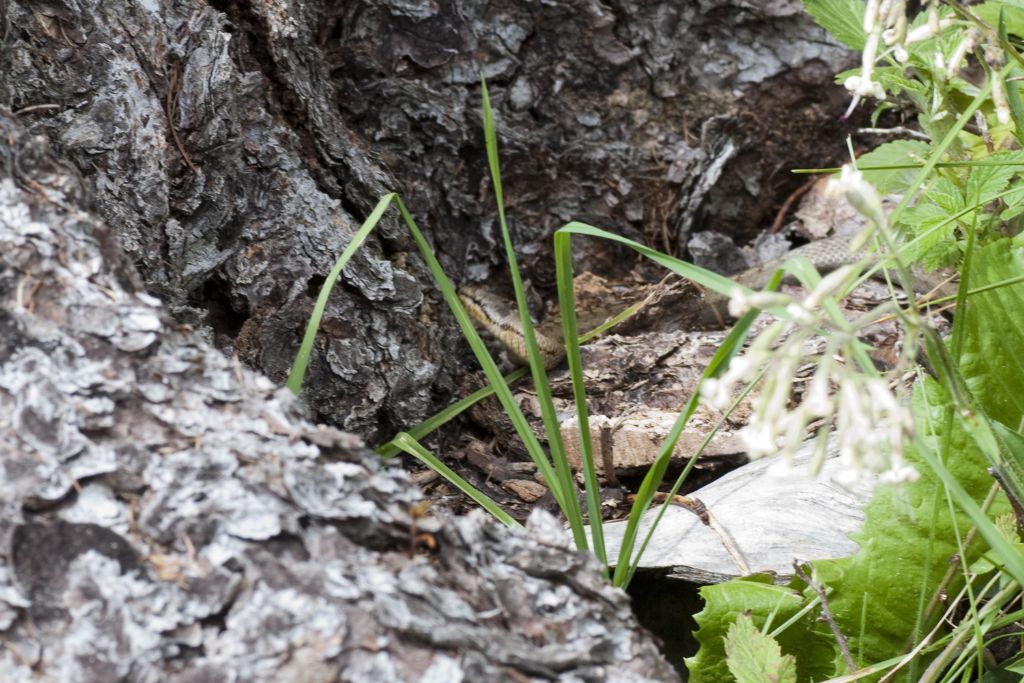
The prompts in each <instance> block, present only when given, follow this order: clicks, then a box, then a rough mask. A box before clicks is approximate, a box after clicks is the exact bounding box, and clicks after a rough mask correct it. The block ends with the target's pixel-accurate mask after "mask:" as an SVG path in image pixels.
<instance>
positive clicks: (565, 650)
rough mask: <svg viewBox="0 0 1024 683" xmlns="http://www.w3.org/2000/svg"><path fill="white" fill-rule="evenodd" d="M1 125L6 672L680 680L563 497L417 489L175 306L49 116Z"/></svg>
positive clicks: (128, 677) (188, 677)
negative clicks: (456, 512)
mask: <svg viewBox="0 0 1024 683" xmlns="http://www.w3.org/2000/svg"><path fill="white" fill-rule="evenodd" d="M0 131H2V132H3V137H4V141H5V143H6V144H5V146H4V147H0V163H2V168H4V169H5V171H6V172H7V173H8V174H9V175H8V176H7V177H5V178H3V179H0V430H2V434H3V438H2V439H0V482H2V487H0V506H2V516H0V520H2V522H0V637H2V638H3V643H4V647H3V648H0V680H3V681H10V682H17V681H103V682H104V683H106V682H109V681H126V682H132V683H134V682H152V681H174V682H181V683H185V682H188V683H199V682H200V681H257V682H258V681H275V682H280V681H294V682H296V683H298V682H300V681H301V682H302V683H310V682H314V683H315V682H321V681H323V682H326V681H372V682H374V683H380V682H381V681H449V680H450V681H460V680H473V681H524V680H528V681H548V680H554V679H556V678H565V679H572V680H585V681H605V680H611V681H671V680H677V678H676V675H675V673H674V671H673V670H672V669H671V667H670V666H669V665H668V664H667V663H666V662H665V660H664V659H663V658H662V657H661V656H660V655H659V654H658V651H657V649H656V647H655V644H654V643H653V642H652V639H651V638H650V637H649V636H648V635H647V634H646V632H644V631H643V630H642V629H641V628H640V627H639V626H638V625H637V623H636V621H635V619H634V618H633V616H632V613H631V611H630V609H629V602H628V599H627V597H626V596H625V594H624V593H622V592H620V591H618V590H614V589H612V588H611V587H610V586H609V585H608V584H607V582H606V581H605V580H604V579H603V578H602V577H601V575H600V572H599V568H598V567H597V566H596V564H595V563H594V561H593V559H592V558H591V557H589V556H587V555H585V554H581V553H575V552H570V551H569V550H567V549H566V548H565V547H564V543H565V536H564V530H563V529H562V528H561V526H560V525H559V524H557V523H556V522H555V521H554V520H553V518H551V517H549V516H546V515H544V514H543V513H538V515H537V516H536V517H534V518H533V525H532V533H529V534H528V533H522V532H512V531H509V530H507V529H504V528H503V527H500V526H498V525H497V524H495V523H494V522H493V521H490V520H489V519H487V518H485V516H484V515H483V513H481V512H477V513H476V514H473V515H470V516H468V517H464V518H459V519H450V520H439V519H436V518H434V517H432V516H430V515H429V514H421V513H418V512H417V510H418V507H417V506H418V504H419V502H420V498H421V496H420V493H419V491H418V490H417V489H416V488H415V487H413V486H412V485H411V484H410V482H409V479H408V476H407V475H406V473H405V472H404V471H402V470H401V469H398V468H394V467H387V466H384V465H382V464H381V462H380V460H379V459H378V458H377V457H376V456H375V455H374V454H372V453H370V452H369V451H367V450H366V449H365V448H364V447H363V446H362V444H361V442H360V440H359V439H358V438H357V437H355V436H352V435H350V434H345V433H342V432H340V431H337V430H336V429H334V428H331V427H324V426H315V425H313V424H310V423H309V422H306V421H304V420H303V419H302V418H301V417H299V416H298V415H297V414H296V413H297V411H296V407H297V405H296V402H295V400H294V399H293V398H292V396H291V394H289V393H288V392H287V391H285V390H282V389H279V388H277V387H276V386H275V384H274V383H272V382H270V381H269V380H268V379H267V378H265V377H263V376H262V375H258V374H256V373H254V372H252V371H250V370H247V369H245V368H243V367H241V366H240V365H239V364H238V363H237V361H234V360H232V359H229V358H226V357H225V356H224V355H223V354H221V353H220V352H219V351H217V350H216V349H214V348H212V347H210V346H209V345H208V344H206V343H204V342H203V341H202V340H200V339H199V338H198V337H197V336H196V335H195V334H194V333H193V332H192V331H191V330H189V329H188V328H187V327H185V326H182V325H180V324H176V323H174V322H172V321H171V320H170V319H169V317H168V316H167V315H166V313H165V312H164V310H163V307H162V306H161V305H160V303H159V302H158V301H157V300H156V299H154V298H153V297H151V296H150V295H148V294H146V293H145V292H144V291H143V290H142V287H141V280H140V278H139V277H138V275H137V274H136V272H135V270H134V268H133V266H132V264H131V263H130V261H129V260H128V259H127V258H126V257H125V255H124V253H123V252H122V250H121V248H120V247H119V245H118V244H117V241H116V240H115V239H114V236H113V235H112V231H111V230H109V229H108V228H107V227H106V225H104V223H103V222H102V221H101V220H100V219H99V218H97V217H96V216H95V215H94V214H92V213H90V212H89V211H88V210H87V209H86V208H85V207H84V206H83V204H82V202H83V199H84V198H85V196H86V191H85V190H86V186H85V185H84V184H83V183H82V180H81V178H79V177H78V176H76V175H75V174H74V173H71V172H70V169H69V168H68V166H67V165H66V164H65V162H63V161H62V160H61V159H59V158H56V157H55V156H54V155H53V153H52V152H51V150H50V149H49V147H48V144H47V142H46V139H45V138H44V137H42V136H37V135H32V134H30V133H29V132H28V131H26V130H25V129H24V128H23V127H22V125H21V124H20V122H19V121H17V120H16V119H15V118H13V117H12V116H11V115H10V113H9V112H8V111H6V110H3V109H0Z"/></svg>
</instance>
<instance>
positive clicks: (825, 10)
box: [804, 0, 867, 51]
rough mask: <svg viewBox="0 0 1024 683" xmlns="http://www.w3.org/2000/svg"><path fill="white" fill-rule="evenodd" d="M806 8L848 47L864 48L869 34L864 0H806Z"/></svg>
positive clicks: (854, 48)
mask: <svg viewBox="0 0 1024 683" xmlns="http://www.w3.org/2000/svg"><path fill="white" fill-rule="evenodd" d="M804 9H805V10H807V13H808V14H810V15H811V16H812V17H814V21H815V22H817V24H818V26H821V27H822V28H823V29H825V30H826V31H828V32H829V33H831V34H832V35H833V37H835V39H836V40H838V41H839V42H840V43H842V44H843V45H845V46H846V47H848V48H851V49H853V50H858V51H859V50H862V49H863V48H864V43H865V42H866V41H867V35H866V34H865V33H864V3H863V2H862V0H804Z"/></svg>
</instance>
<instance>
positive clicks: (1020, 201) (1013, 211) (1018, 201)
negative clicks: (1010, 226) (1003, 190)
mask: <svg viewBox="0 0 1024 683" xmlns="http://www.w3.org/2000/svg"><path fill="white" fill-rule="evenodd" d="M1003 203H1004V204H1006V208H1005V209H1003V212H1002V213H1000V214H999V220H1000V221H1004V222H1005V221H1008V220H1010V219H1011V218H1016V217H1017V216H1019V215H1020V214H1022V213H1024V184H1021V185H1019V186H1018V187H1014V188H1013V189H1011V190H1010V192H1009V194H1006V195H1004V196H1003Z"/></svg>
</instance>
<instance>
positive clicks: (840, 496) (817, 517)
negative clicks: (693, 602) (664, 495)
mask: <svg viewBox="0 0 1024 683" xmlns="http://www.w3.org/2000/svg"><path fill="white" fill-rule="evenodd" d="M814 448H815V442H813V441H812V442H808V443H807V444H805V446H804V447H803V448H802V449H801V453H800V454H799V455H798V456H797V457H796V458H795V459H794V467H793V468H792V469H789V468H780V467H778V466H779V465H782V464H783V463H780V462H779V461H778V458H765V459H762V460H756V461H754V462H751V463H749V464H747V465H744V466H743V467H740V468H739V469H736V470H734V471H732V472H730V473H729V474H726V475H725V476H723V477H722V478H721V479H718V480H716V481H714V482H712V483H711V484H708V485H707V486H704V487H703V488H700V489H698V490H696V491H694V492H693V493H692V494H690V497H691V498H694V499H697V500H699V501H700V502H701V503H703V504H704V506H705V507H706V508H707V510H708V511H709V512H710V513H711V522H712V524H711V525H710V526H708V525H705V524H703V523H702V522H701V520H700V519H698V517H697V515H695V514H694V513H693V512H691V511H690V510H688V509H686V508H684V507H681V506H677V505H672V506H670V507H669V509H668V510H667V511H666V512H665V516H664V517H663V518H662V520H661V523H660V524H659V526H658V528H657V530H656V531H655V533H654V536H653V538H652V540H651V543H650V544H649V545H648V547H647V550H646V551H645V552H644V554H643V556H642V557H641V559H640V567H642V568H645V569H657V570H660V571H663V572H664V573H665V574H666V575H667V576H669V577H673V578H679V579H684V580H686V581H693V582H696V583H717V582H720V581H725V580H728V579H730V578H734V577H737V576H743V575H746V574H750V573H757V572H771V573H773V574H775V576H776V580H778V581H780V582H785V581H788V580H789V578H790V577H791V576H792V574H793V560H825V559H833V558H839V557H847V556H849V555H852V554H853V553H855V552H856V551H857V547H858V546H857V544H856V543H854V542H853V541H852V540H850V538H849V535H850V534H852V533H855V532H856V531H858V530H859V529H860V526H861V524H862V523H863V521H864V514H863V508H864V505H866V504H867V502H868V500H870V498H871V492H872V488H873V483H872V482H871V481H867V480H862V481H860V482H859V483H857V484H855V485H851V486H844V485H840V484H838V483H836V482H835V481H834V476H835V473H836V472H837V471H838V469H839V466H840V465H839V460H838V459H837V458H835V457H829V458H828V459H827V460H826V461H825V463H824V464H823V466H822V469H821V472H820V474H819V476H817V477H812V476H811V475H810V474H809V472H808V468H807V464H808V461H809V459H810V458H811V456H812V454H813V450H814ZM833 455H834V454H833ZM773 469H774V470H775V471H774V472H773V471H771V470H773ZM656 514H657V509H652V510H648V511H647V513H646V514H645V515H644V521H643V523H642V524H641V529H640V538H643V537H644V536H645V535H646V533H647V531H648V529H649V528H650V523H651V521H652V519H653V518H654V516H655V515H656ZM624 531H625V522H611V523H609V524H607V525H605V541H606V543H607V545H608V549H609V550H608V553H609V556H610V557H615V556H616V554H617V553H618V551H619V548H620V547H621V546H622V536H623V532H624ZM737 555H738V557H737ZM743 564H745V565H746V567H743Z"/></svg>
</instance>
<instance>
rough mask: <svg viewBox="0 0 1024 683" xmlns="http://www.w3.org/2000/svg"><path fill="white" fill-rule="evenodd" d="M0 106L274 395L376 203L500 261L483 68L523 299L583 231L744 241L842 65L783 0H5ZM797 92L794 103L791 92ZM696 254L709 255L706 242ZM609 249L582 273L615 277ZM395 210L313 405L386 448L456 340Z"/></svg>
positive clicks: (343, 297)
mask: <svg viewBox="0 0 1024 683" xmlns="http://www.w3.org/2000/svg"><path fill="white" fill-rule="evenodd" d="M0 29H2V30H0V40H2V41H3V46H2V47H3V49H2V50H0V103H3V104H6V105H8V106H9V107H10V108H11V109H13V110H15V111H19V112H20V116H21V120H22V121H23V122H25V124H26V125H28V126H30V129H31V130H32V131H33V132H36V133H40V134H43V135H45V136H47V137H48V138H49V139H50V140H51V142H52V143H53V144H54V145H55V146H56V147H57V148H58V150H59V152H60V155H61V157H62V159H64V160H65V161H66V163H67V164H68V165H69V167H73V168H74V169H76V170H77V172H79V173H81V174H82V175H83V176H84V177H85V179H86V181H87V182H86V187H87V188H88V192H89V197H90V201H91V202H93V203H94V206H95V207H96V210H97V211H98V213H99V214H100V215H101V216H102V217H103V218H104V219H105V220H106V221H107V223H108V225H110V227H111V229H112V230H113V232H114V234H115V235H116V237H117V240H118V241H119V242H120V243H121V245H122V246H123V248H124V249H125V250H126V252H127V253H128V254H129V256H130V258H131V259H132V260H133V261H134V262H135V263H136V264H137V265H138V266H139V268H140V271H141V272H142V274H143V277H144V279H145V283H146V287H147V289H148V290H149V291H150V292H151V293H153V294H156V295H157V296H159V297H160V298H161V299H162V300H164V301H165V302H166V304H167V306H168V310H169V311H170V312H171V313H172V315H174V317H175V318H176V319H177V320H179V321H181V322H185V323H189V324H192V325H194V326H196V328H197V329H198V330H200V331H201V332H203V333H204V334H206V335H207V336H208V337H210V338H211V339H213V340H214V341H215V342H216V344H217V345H218V346H219V347H222V348H225V349H227V348H234V349H237V350H238V351H239V353H240V355H241V357H242V359H243V361H245V362H246V363H248V364H251V365H253V366H255V367H258V368H260V369H262V370H263V371H264V372H266V373H267V374H268V376H270V377H271V378H272V379H274V380H275V381H281V380H282V379H283V378H284V375H285V373H286V372H287V370H288V368H289V366H290V364H291V362H292V359H293V357H294V352H295V350H296V348H297V346H298V341H299V338H300V334H301V328H302V325H303V323H304V322H305V320H306V319H307V318H308V315H309V312H310V309H311V306H312V301H313V298H314V297H315V294H316V291H317V289H318V287H319V285H320V283H321V282H322V279H323V276H324V275H325V273H326V272H327V271H328V270H329V268H330V266H331V264H332V262H333V261H334V259H335V258H336V257H337V256H338V254H339V253H340V252H341V250H342V248H343V246H344V245H345V244H346V242H347V241H348V240H349V238H350V236H351V235H352V233H353V231H354V229H355V228H356V227H357V226H358V224H359V222H360V221H361V220H362V218H363V217H364V216H365V215H366V214H367V212H368V210H369V208H370V207H372V205H373V203H374V202H375V201H376V199H377V197H379V196H380V195H381V194H383V193H384V192H385V191H386V190H390V189H397V190H399V191H400V192H401V193H402V194H403V195H404V196H405V197H406V199H407V203H408V205H409V206H410V207H411V209H412V211H413V212H414V213H415V214H416V215H417V216H418V217H419V218H421V219H422V220H423V223H424V227H425V228H427V230H428V231H429V232H430V233H431V234H432V236H433V239H434V241H435V244H436V246H437V248H438V250H439V251H440V255H441V258H442V261H443V263H444V264H445V266H446V267H447V268H448V269H449V272H450V274H451V275H453V276H454V277H456V278H457V279H459V280H462V281H480V280H484V279H487V278H489V277H491V276H492V274H493V273H494V272H497V268H498V263H499V261H500V256H499V253H500V250H499V249H498V248H497V236H496V223H495V221H494V213H493V204H492V203H491V200H490V199H489V197H490V191H489V188H488V182H487V178H486V173H485V163H484V158H483V154H482V149H481V148H482V145H481V138H482V134H481V130H480V125H479V108H480V107H479V104H480V96H479V92H480V90H479V85H478V78H479V74H480V72H481V71H482V72H483V74H484V75H485V76H486V77H487V78H488V79H489V83H490V85H491V89H492V95H493V98H494V101H495V105H496V112H497V116H498V119H499V126H500V134H501V138H502V144H503V154H504V167H505V180H506V197H507V198H508V203H509V205H510V209H511V212H512V215H513V217H514V222H513V230H514V232H515V238H516V241H517V244H518V246H519V248H520V250H521V252H522V254H523V255H524V256H525V263H526V266H527V268H528V271H529V275H530V277H531V278H532V279H533V281H534V283H536V284H538V285H541V286H542V287H543V286H545V285H548V284H550V280H551V271H552V262H551V260H550V258H549V256H548V240H547V239H544V238H545V237H546V236H548V235H549V234H550V232H551V230H552V229H554V228H555V227H557V226H558V225H560V224H561V223H563V222H565V221H567V220H570V219H578V220H585V221H590V222H593V223H596V224H598V225H600V226H602V227H609V228H613V229H615V230H618V231H620V232H622V233H624V234H626V235H629V236H632V237H646V238H648V239H649V240H650V241H651V242H652V243H654V244H656V245H657V246H659V247H664V248H666V249H669V250H674V251H676V252H682V251H684V249H685V247H686V246H687V245H688V244H691V243H692V244H694V245H695V247H698V246H700V245H703V244H705V243H707V242H708V240H707V239H706V238H704V237H699V238H698V239H697V240H696V241H695V242H692V241H691V234H692V233H693V232H694V231H695V230H701V229H707V228H714V229H716V230H718V231H721V232H725V233H732V234H737V235H745V236H749V235H751V234H753V231H754V230H755V229H756V227H757V226H758V225H759V224H762V223H763V219H764V217H765V216H766V215H767V214H769V213H771V211H772V209H773V204H774V202H776V200H777V196H778V194H779V191H780V190H782V191H785V190H786V188H787V187H788V186H789V185H790V184H791V183H792V182H793V181H792V180H791V179H790V178H789V177H788V174H787V173H786V172H785V171H786V170H787V169H788V168H791V167H793V166H798V165H807V164H810V163H814V164H820V163H821V162H822V154H823V150H822V146H821V140H822V139H823V138H825V137H826V136H822V135H820V134H819V133H821V132H822V131H823V129H829V128H831V129H833V130H830V132H829V134H828V136H827V139H831V140H836V141H837V143H839V142H841V139H842V136H841V135H837V134H835V131H834V122H835V113H836V112H838V111H839V110H840V108H841V107H840V104H839V102H840V101H841V100H844V96H843V94H842V91H841V89H838V88H836V89H830V88H822V87H820V84H821V83H823V82H827V81H828V80H830V78H831V74H832V73H834V72H835V71H836V70H837V69H838V68H839V67H840V66H841V65H842V64H843V62H844V60H846V59H847V56H846V54H845V53H844V52H843V51H842V50H840V49H838V48H837V47H836V46H835V45H834V44H832V43H830V42H828V40H827V39H826V37H825V35H824V33H823V32H822V31H820V30H819V29H817V28H816V27H814V26H813V24H811V23H810V21H809V20H808V19H807V18H806V17H805V16H803V15H802V14H801V10H800V5H799V3H798V2H796V1H795V0H793V1H789V0H758V1H755V2H748V1H746V0H743V1H739V0H704V1H701V2H692V3H666V2H661V1H660V0H623V1H621V2H610V3H602V2H598V1H596V0H589V1H587V0H585V1H579V2H571V1H568V0H559V1H556V2H543V3H536V2H531V1H528V0H513V1H511V2H501V3H494V2H485V1H484V0H472V1H470V2H453V1H452V0H442V1H441V2H435V1H422V2H417V1H413V2H404V1H397V0H390V1H387V0H371V1H366V2H341V3H327V2H315V1H311V0H277V1H273V2H258V3H250V2H233V1H232V0H210V1H209V2H207V1H206V0H156V1H154V2H141V1H135V2H133V1H131V0H121V1H119V2H110V1H108V0H46V1H45V2H43V1H39V2H30V1H28V0H8V1H7V2H4V3H3V4H2V10H0ZM808 85H810V87H808ZM694 253H695V254H699V253H703V252H701V251H700V250H699V249H696V248H695V250H694ZM621 256H622V255H621V254H620V253H619V252H617V251H615V250H614V249H608V248H605V249H599V250H593V251H588V255H586V256H583V255H581V257H580V261H581V263H580V265H581V266H582V267H586V268H591V269H597V270H603V271H606V272H607V271H613V270H616V269H618V270H622V269H623V268H628V267H629V266H630V263H631V262H630V261H629V259H622V258H621ZM437 304H438V299H437V297H436V295H435V294H434V292H433V288H432V285H431V284H430V283H429V279H428V278H427V277H426V275H425V272H424V269H423V266H422V264H421V261H420V260H419V257H418V256H417V255H416V254H415V250H414V249H413V248H412V245H411V242H410V240H409V239H408V237H407V236H406V235H405V232H404V228H403V227H401V226H399V224H398V223H397V222H396V221H394V220H393V218H389V219H388V220H386V221H385V222H384V224H383V226H382V228H381V229H380V230H379V231H378V232H377V233H376V234H375V235H374V236H373V237H372V238H371V240H370V241H369V242H368V243H367V245H366V247H365V248H364V249H362V250H361V251H360V252H359V254H358V255H357V257H356V258H355V260H354V261H353V263H352V264H351V266H350V267H349V269H348V270H347V272H346V274H345V276H344V277H343V283H342V285H341V287H340V289H339V291H338V292H337V293H336V295H335V296H334V297H333V298H332V300H331V303H330V305H329V307H328V310H327V313H326V317H325V319H324V324H323V332H324V334H322V335H321V338H320V339H319V341H318V345H317V348H316V350H315V354H314V359H313V364H312V367H311V372H310V375H309V382H308V389H307V393H306V394H305V396H306V398H307V400H308V401H309V403H310V405H311V406H313V408H314V409H315V411H316V413H317V415H318V416H320V417H322V418H325V419H328V420H331V421H332V422H333V423H335V424H337V425H339V426H342V427H344V428H347V429H351V430H355V431H358V432H360V433H362V434H363V435H365V436H367V437H368V438H369V439H371V440H374V441H376V440H377V439H379V438H381V437H385V436H388V435H390V434H391V433H393V432H394V431H395V430H396V429H398V428H400V427H407V426H409V425H410V424H413V423H415V422H417V421H419V420H420V419H422V418H423V417H425V416H427V415H429V414H431V413H432V412H434V411H435V410H436V409H437V408H438V407H439V406H440V405H441V404H443V403H446V402H448V401H449V399H450V397H451V394H452V393H453V391H454V389H455V387H456V385H457V377H458V375H459V373H460V369H459V363H460V360H461V354H459V353H453V352H452V351H453V349H458V348H461V346H460V344H461V342H460V341H459V339H458V333H457V332H456V330H455V327H454V324H453V323H452V322H451V320H450V317H449V316H448V314H447V312H446V311H445V310H444V308H443V307H441V306H438V305H437Z"/></svg>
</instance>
